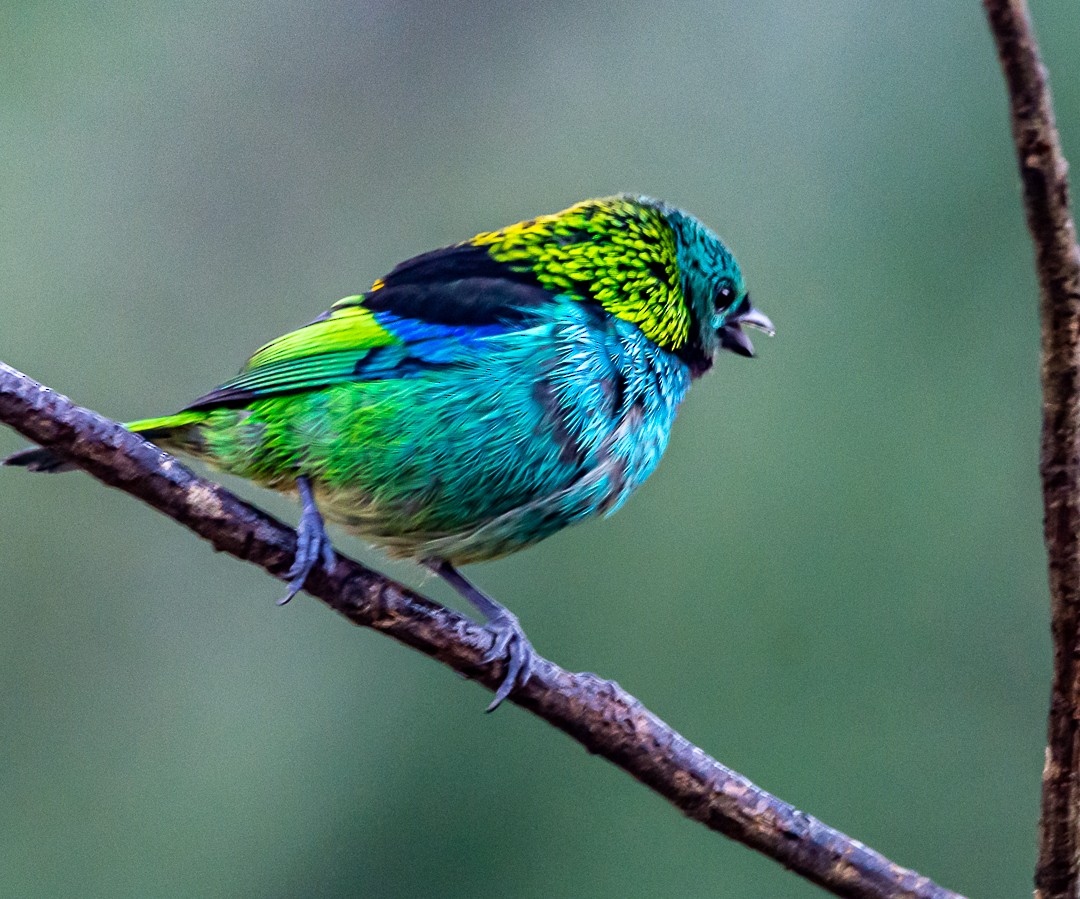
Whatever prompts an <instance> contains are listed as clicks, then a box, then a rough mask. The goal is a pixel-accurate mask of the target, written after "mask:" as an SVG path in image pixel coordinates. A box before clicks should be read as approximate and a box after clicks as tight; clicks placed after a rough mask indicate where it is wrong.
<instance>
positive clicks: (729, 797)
mask: <svg viewBox="0 0 1080 899" xmlns="http://www.w3.org/2000/svg"><path fill="white" fill-rule="evenodd" d="M0 421H3V422H5V423H6V424H9V425H11V426H12V427H13V428H15V429H16V430H17V431H19V432H20V433H22V434H23V435H25V436H26V437H28V438H29V439H31V440H33V441H35V442H37V443H40V444H43V445H44V446H48V447H50V448H52V449H54V450H57V451H58V452H60V453H61V454H62V455H64V456H65V457H67V458H69V459H71V460H72V461H73V462H76V463H77V464H78V465H80V466H81V467H82V468H84V469H86V471H88V472H90V474H92V475H93V476H94V477H96V478H97V479H98V480H100V481H103V482H104V483H106V484H109V485H111V486H113V487H119V488H120V489H121V490H124V491H126V492H127V493H130V494H132V495H133V496H137V497H138V498H139V499H141V500H143V501H144V502H146V503H149V504H150V505H151V506H153V507H154V508H155V509H157V510H158V511H160V512H162V513H164V514H165V515H167V516H169V517H170V518H173V519H175V520H176V521H178V522H180V523H181V524H183V525H186V526H187V527H189V528H190V529H191V530H192V531H194V532H195V533H196V534H198V535H199V536H200V537H203V538H204V539H206V540H209V541H210V542H211V543H212V544H213V545H214V547H215V548H216V549H218V550H223V551H224V552H228V553H230V554H232V555H234V556H236V557H237V558H239V559H244V560H246V561H249V562H252V563H254V564H256V565H260V566H261V567H263V568H264V569H266V570H267V571H268V572H270V574H272V575H274V576H275V577H282V575H283V574H284V572H285V571H286V570H287V569H288V567H289V564H290V562H291V561H292V556H293V551H294V549H295V546H296V541H295V534H294V532H293V530H292V528H289V527H287V526H285V525H284V524H282V523H281V522H279V521H277V520H276V519H274V518H271V517H270V516H269V515H266V514H265V513H263V512H260V511H259V510H257V509H255V508H253V507H252V506H249V505H248V504H247V503H244V502H242V501H241V500H239V499H237V498H236V497H235V496H233V495H232V494H231V493H229V492H228V491H227V490H225V489H223V488H222V487H220V486H218V485H217V484H213V483H211V482H209V481H206V480H203V479H202V478H199V477H197V476H196V475H194V474H193V473H192V472H191V471H189V470H188V469H187V468H185V467H184V466H183V465H181V464H180V463H179V462H177V461H176V460H175V459H174V458H172V457H171V456H169V455H167V454H166V453H164V452H162V451H161V450H159V449H158V448H157V447H155V446H153V445H152V444H149V443H146V442H144V441H143V440H142V439H141V438H139V437H137V436H135V435H134V434H132V433H130V432H128V431H126V430H124V429H123V428H122V427H121V426H120V425H118V424H116V422H113V421H109V420H108V419H106V418H102V417H101V416H100V415H97V414H96V413H94V412H90V411H89V410H87V409H83V408H81V407H79V406H76V405H74V404H73V403H72V402H71V401H70V400H68V399H66V398H65V397H62V396H60V395H58V394H56V393H53V392H52V391H51V390H49V389H48V388H46V387H43V386H42V385H41V384H38V383H37V382H36V381H33V380H31V379H30V378H28V377H27V376H26V375H23V374H22V373H20V372H18V371H16V370H15V369H13V368H10V367H9V366H7V365H4V364H3V363H2V362H0ZM305 589H306V590H307V592H309V593H311V594H312V595H314V596H316V597H318V598H319V599H321V600H322V601H323V602H325V603H326V604H327V605H329V606H330V607H331V608H333V609H335V610H336V611H338V612H340V613H341V614H342V615H344V616H345V617H346V618H348V619H349V620H350V621H352V622H354V623H356V624H360V625H364V626H365V627H372V628H375V629H376V630H380V631H383V632H384V633H387V634H390V635H391V636H392V637H394V638H396V639H397V640H400V641H401V642H402V643H405V644H407V645H409V646H412V647H413V648H414V649H418V650H420V652H423V653H425V654H427V655H429V656H433V657H434V658H436V659H438V660H439V661H441V662H443V663H445V664H446V665H449V666H450V667H451V668H453V669H454V670H455V671H458V672H460V673H461V674H464V675H465V676H467V677H470V678H473V679H475V680H477V681H479V682H480V683H482V684H484V686H486V687H488V688H489V689H494V688H495V687H496V686H497V685H498V684H499V683H500V681H501V679H502V675H503V672H502V663H501V662H496V663H491V664H486V665H485V664H482V663H481V662H480V659H481V657H482V656H483V655H484V653H485V651H487V650H488V649H489V648H490V646H491V636H490V634H489V633H488V632H487V631H486V630H485V629H484V628H483V627H480V626H479V625H477V624H474V623H473V622H471V621H469V620H468V619H467V618H465V617H464V616H462V615H460V614H458V613H457V612H454V611H452V610H450V609H447V608H445V607H443V606H441V605H439V604H438V603H435V602H432V601H430V600H427V599H424V598H423V597H420V596H418V595H417V594H415V593H413V592H412V591H410V590H409V589H408V588H406V587H403V586H401V585H400V584H397V583H395V582H393V581H391V580H388V579H387V578H385V577H384V576H383V575H380V574H378V573H376V572H373V571H371V570H369V569H367V568H365V567H363V566H362V565H360V564H359V563H357V562H354V561H352V560H350V559H346V558H344V557H343V556H340V555H339V556H338V559H337V564H336V565H335V567H334V569H333V570H332V571H328V572H327V571H322V570H319V569H316V571H315V572H313V574H312V576H311V577H310V578H309V579H308V582H307V586H306V588H305ZM511 701H513V702H515V703H517V704H518V705H520V706H522V707H523V708H526V709H528V710H529V711H531V712H533V713H535V714H536V715H539V716H540V717H541V718H543V719H544V720H545V721H547V722H549V723H551V724H553V725H554V726H555V727H557V728H559V729H560V730H563V731H565V732H566V733H568V734H569V735H570V736H572V737H573V738H574V739H576V740H577V741H578V742H580V743H581V744H582V745H583V746H584V747H585V748H586V749H587V750H589V752H593V753H596V754H597V755H601V756H603V757H604V758H606V759H608V760H609V761H611V762H613V763H614V764H616V765H618V766H619V767H621V768H623V769H624V770H626V771H628V772H629V773H630V774H632V775H633V776H634V777H636V778H637V779H638V780H640V781H641V782H642V783H645V784H647V785H648V786H650V787H652V788H653V789H654V790H655V791H656V792H657V793H659V794H660V795H661V796H663V797H664V798H665V799H667V800H668V801H669V802H670V803H671V804H672V805H674V806H675V807H676V808H678V809H680V810H681V811H682V812H683V813H684V814H686V815H688V816H689V817H691V818H693V819H695V820H697V821H700V822H702V823H703V824H704V825H705V826H706V827H709V828H711V829H713V830H718V831H720V832H721V833H724V834H727V835H728V836H729V837H732V838H733V839H735V840H738V841H739V842H741V843H745V844H746V845H747V846H750V847H751V848H753V849H757V850H758V851H759V852H762V853H764V854H765V855H767V856H770V857H771V858H774V859H776V861H778V862H780V863H781V864H782V865H785V866H786V867H788V868H790V869H791V870H793V871H795V872H796V873H798V874H800V875H802V876H803V877H805V878H806V879H807V880H810V881H813V882H814V883H816V884H818V885H820V886H822V887H824V888H825V889H827V890H830V891H831V892H833V893H835V894H836V895H838V896H849V897H859V899H894V897H920V899H961V897H959V896H958V894H956V893H953V892H950V891H949V890H946V889H943V888H942V887H939V886H937V885H936V884H934V883H932V882H931V881H930V880H928V879H927V878H925V877H922V876H920V875H919V874H916V873H915V872H914V871H909V870H907V869H906V868H901V867H900V866H899V865H895V864H893V863H892V862H890V861H889V860H888V859H886V858H885V857H884V856H882V855H880V854H879V853H877V852H875V851H874V850H872V849H869V848H868V847H866V846H864V845H863V844H862V843H860V842H858V841H856V840H852V839H851V838H850V837H847V836H845V835H844V834H842V833H840V832H839V831H836V830H833V829H832V828H830V827H827V826H826V825H824V824H822V823H821V822H820V821H818V820H816V819H815V818H812V817H811V816H809V815H806V814H803V813H802V812H800V811H798V810H797V809H795V808H792V807H791V806H790V805H787V804H786V803H784V802H781V801H780V800H779V799H777V798H776V797H775V796H771V795H770V794H768V793H766V792H765V791H764V790H761V789H759V788H758V787H756V786H755V785H754V784H752V783H751V782H750V781H749V780H747V779H746V778H745V777H743V776H742V775H740V774H737V773H736V772H734V771H732V770H730V769H729V768H725V767H724V766H723V765H721V764H720V763H719V762H717V761H716V760H715V759H713V758H711V757H710V756H709V755H707V754H706V753H705V752H704V751H702V750H701V749H699V748H698V747H697V746H694V745H693V744H692V743H690V742H689V741H688V740H686V739H685V738H684V737H682V736H680V735H679V734H678V733H676V732H675V731H674V730H672V728H670V727H669V726H668V725H667V724H665V723H664V722H663V721H661V720H660V719H659V718H657V717H656V715H654V714H652V712H650V711H649V710H648V709H646V708H645V707H644V706H643V705H642V704H641V703H640V702H638V700H636V699H635V698H634V697H633V696H631V695H630V694H629V693H627V692H626V691H625V690H623V689H622V688H620V687H619V686H618V685H617V684H615V683H612V682H611V681H606V680H602V679H601V678H599V677H597V676H596V675H594V674H572V673H570V672H568V671H565V670H563V669H562V668H560V667H559V666H558V665H556V664H554V663H553V662H549V661H547V660H546V659H541V658H538V659H537V663H536V670H535V673H534V674H533V676H532V677H531V678H530V680H529V681H528V683H527V684H525V686H524V687H522V688H520V689H518V690H516V691H515V692H514V693H513V694H512V695H511Z"/></svg>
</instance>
